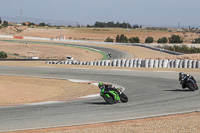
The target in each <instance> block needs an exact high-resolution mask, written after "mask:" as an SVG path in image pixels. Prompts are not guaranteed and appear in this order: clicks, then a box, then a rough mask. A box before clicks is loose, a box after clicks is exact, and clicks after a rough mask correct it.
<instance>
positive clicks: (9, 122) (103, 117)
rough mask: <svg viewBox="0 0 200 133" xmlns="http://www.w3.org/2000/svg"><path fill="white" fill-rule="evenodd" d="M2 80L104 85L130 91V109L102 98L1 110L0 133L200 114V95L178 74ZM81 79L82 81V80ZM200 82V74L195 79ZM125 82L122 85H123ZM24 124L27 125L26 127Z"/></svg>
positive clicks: (36, 71) (86, 73)
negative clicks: (76, 81)
mask: <svg viewBox="0 0 200 133" xmlns="http://www.w3.org/2000/svg"><path fill="white" fill-rule="evenodd" d="M0 71H1V74H2V75H13V76H28V77H41V78H55V79H80V80H93V81H103V82H110V83H113V84H117V85H120V86H123V87H124V88H126V90H125V94H126V95H127V96H128V98H129V102H128V103H118V104H114V105H108V104H106V103H105V101H104V100H103V99H102V98H101V97H94V98H87V99H80V100H75V101H66V102H60V103H49V104H36V105H22V106H11V107H1V108H0V113H1V115H0V129H1V130H0V131H1V132H3V131H15V130H27V129H38V128H49V127H60V126H71V125H81V124H91V123H99V122H111V121H119V120H129V119H137V118H146V117H153V116H162V115H169V114H176V113H185V112H194V111H199V109H200V108H199V104H200V101H199V100H198V99H199V91H195V92H193V91H189V90H187V89H185V90H183V89H181V87H180V85H179V83H178V81H177V78H178V76H177V75H178V73H177V72H147V71H129V70H94V69H68V68H48V67H46V68H45V67H16V66H0ZM80 75H81V76H80ZM194 77H196V79H197V81H199V80H200V79H199V77H198V74H194ZM122 79H123V80H122ZM21 123H23V124H21Z"/></svg>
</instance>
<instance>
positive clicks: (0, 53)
mask: <svg viewBox="0 0 200 133" xmlns="http://www.w3.org/2000/svg"><path fill="white" fill-rule="evenodd" d="M7 57H8V56H7V54H6V53H5V52H3V51H1V52H0V58H1V59H2V58H7Z"/></svg>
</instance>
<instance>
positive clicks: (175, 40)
mask: <svg viewBox="0 0 200 133" xmlns="http://www.w3.org/2000/svg"><path fill="white" fill-rule="evenodd" d="M105 42H117V43H140V38H139V37H131V38H127V37H126V36H125V35H124V34H121V35H117V36H116V38H115V39H113V38H110V37H108V38H106V40H105ZM153 42H155V40H154V38H153V37H147V38H146V39H145V43H153ZM168 42H169V43H172V44H174V43H183V39H181V37H180V36H179V35H172V36H171V37H169V38H167V37H161V38H159V39H158V40H157V43H168ZM192 43H200V38H196V39H194V40H193V41H192Z"/></svg>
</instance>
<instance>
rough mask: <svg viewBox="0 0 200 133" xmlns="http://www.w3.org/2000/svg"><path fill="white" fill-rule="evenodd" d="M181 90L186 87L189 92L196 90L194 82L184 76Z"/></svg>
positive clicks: (189, 77)
mask: <svg viewBox="0 0 200 133" xmlns="http://www.w3.org/2000/svg"><path fill="white" fill-rule="evenodd" d="M182 84H184V85H183V86H184V87H183V88H185V87H188V88H189V89H190V90H191V91H195V90H198V86H197V83H196V81H195V80H194V79H193V78H192V77H191V76H185V77H184V80H183V82H182Z"/></svg>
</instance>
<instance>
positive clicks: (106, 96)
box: [103, 94, 115, 104]
mask: <svg viewBox="0 0 200 133" xmlns="http://www.w3.org/2000/svg"><path fill="white" fill-rule="evenodd" d="M108 95H109V94H105V95H104V96H103V98H104V100H105V101H106V102H107V103H109V104H114V103H115V100H114V98H113V97H112V96H111V95H109V96H108Z"/></svg>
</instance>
